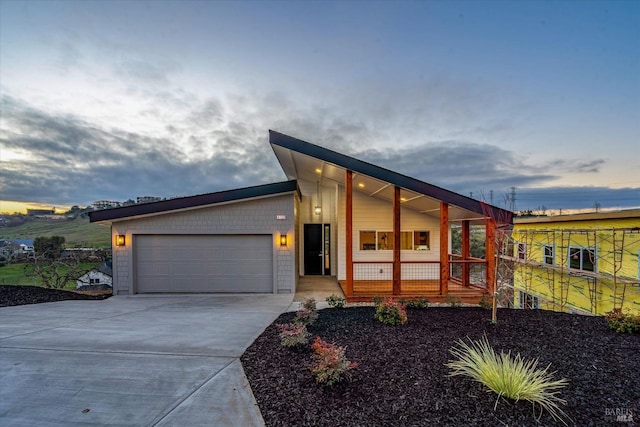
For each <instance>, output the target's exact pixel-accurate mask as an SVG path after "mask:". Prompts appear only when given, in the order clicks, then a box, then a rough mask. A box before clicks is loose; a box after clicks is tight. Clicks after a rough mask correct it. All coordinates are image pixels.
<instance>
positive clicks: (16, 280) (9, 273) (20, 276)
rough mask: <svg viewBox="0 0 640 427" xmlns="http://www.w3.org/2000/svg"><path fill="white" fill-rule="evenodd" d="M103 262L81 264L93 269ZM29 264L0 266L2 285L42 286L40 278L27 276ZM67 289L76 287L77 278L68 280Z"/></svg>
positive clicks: (83, 266)
mask: <svg viewBox="0 0 640 427" xmlns="http://www.w3.org/2000/svg"><path fill="white" fill-rule="evenodd" d="M100 264H101V263H99V262H98V263H96V262H83V263H81V264H80V266H81V268H82V269H83V270H91V269H92V268H94V267H97V266H98V265H100ZM25 265H27V264H9V265H5V266H3V267H0V285H21V286H42V283H41V282H40V280H38V279H37V278H35V277H27V276H26V275H25V271H24V267H25ZM64 288H65V289H75V288H76V282H75V280H73V281H70V282H67V284H66V286H65V287H64Z"/></svg>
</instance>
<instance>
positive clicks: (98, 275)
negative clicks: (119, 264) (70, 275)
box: [76, 261, 113, 289]
mask: <svg viewBox="0 0 640 427" xmlns="http://www.w3.org/2000/svg"><path fill="white" fill-rule="evenodd" d="M85 286H91V287H96V286H98V287H107V288H112V287H113V270H112V265H111V262H110V261H106V262H104V263H102V264H100V265H99V266H97V267H96V268H93V269H91V270H89V271H87V272H86V273H85V274H83V275H82V276H80V277H78V279H76V289H82V288H83V287H85Z"/></svg>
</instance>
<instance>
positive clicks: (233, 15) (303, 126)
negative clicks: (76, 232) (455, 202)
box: [0, 0, 640, 210]
mask: <svg viewBox="0 0 640 427" xmlns="http://www.w3.org/2000/svg"><path fill="white" fill-rule="evenodd" d="M0 97H1V98H0V108H1V109H0V113H1V115H0V144H1V145H0V165H1V176H0V198H1V199H4V200H18V201H37V202H42V203H47V204H57V205H60V204H80V205H85V204H89V203H91V202H92V201H95V200H126V199H129V198H133V199H135V198H136V197H137V196H144V195H153V196H162V197H173V196H184V195H192V194H200V193H207V192H212V191H217V190H222V189H229V188H235V187H241V186H250V185H256V184H262V183H267V182H275V181H281V180H284V179H285V176H284V174H283V173H282V171H281V169H280V168H279V166H278V164H277V161H276V159H275V156H274V154H273V152H272V151H271V148H270V146H269V144H268V143H267V137H268V132H267V131H268V129H274V130H277V131H280V132H283V133H287V134H290V135H292V136H295V137H298V138H300V139H304V140H306V141H309V142H313V143H316V144H319V145H322V146H325V147H327V148H331V149H334V150H337V151H340V152H343V153H345V154H349V155H352V156H355V157H358V158H360V159H362V160H366V161H370V162H373V163H375V164H378V165H380V166H384V167H387V168H390V169H392V170H395V171H398V172H401V173H404V174H407V175H410V176H413V177H415V178H418V179H422V180H424V181H427V182H430V183H432V184H436V185H440V186H443V187H446V188H449V189H451V190H454V191H458V192H460V193H462V194H465V195H469V194H471V193H473V197H476V198H480V197H482V196H484V197H485V198H486V199H488V197H489V196H488V195H489V194H490V192H491V191H493V194H494V203H495V204H496V205H501V203H502V201H503V200H504V195H505V194H506V193H507V192H509V191H510V187H516V188H517V190H516V192H517V193H516V194H517V196H516V208H517V209H518V210H521V209H537V208H538V207H540V206H546V207H547V209H550V210H552V209H560V208H563V209H571V208H592V207H593V206H594V205H595V203H599V204H600V205H601V206H602V207H614V208H615V207H619V208H625V207H632V206H640V166H639V164H640V2H638V1H601V2H600V1H576V2H568V1H564V2H562V1H560V2H557V1H554V2H544V1H535V2H527V1H516V2H505V1H420V2H358V1H349V2H328V1H320V2H294V1H287V2H270V1H259V2H258V1H256V2H250V1H246V2H222V1H183V2H170V1H163V2H160V1H148V2H145V1H137V2H132V1H122V2H118V1H95V2H74V1H64V2H55V1H43V2H36V1H5V0H1V1H0Z"/></svg>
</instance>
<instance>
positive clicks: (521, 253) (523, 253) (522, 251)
mask: <svg viewBox="0 0 640 427" xmlns="http://www.w3.org/2000/svg"><path fill="white" fill-rule="evenodd" d="M518 259H527V244H526V243H518Z"/></svg>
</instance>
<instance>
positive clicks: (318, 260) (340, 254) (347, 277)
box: [89, 131, 512, 301]
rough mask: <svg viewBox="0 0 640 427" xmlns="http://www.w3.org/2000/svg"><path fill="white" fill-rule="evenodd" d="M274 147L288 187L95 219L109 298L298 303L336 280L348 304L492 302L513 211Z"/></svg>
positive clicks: (357, 164) (304, 146)
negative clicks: (498, 240) (197, 295)
mask: <svg viewBox="0 0 640 427" xmlns="http://www.w3.org/2000/svg"><path fill="white" fill-rule="evenodd" d="M269 138H270V143H271V147H272V149H273V151H274V153H275V155H276V157H277V159H278V161H279V163H280V165H281V167H282V169H283V170H284V173H285V175H286V177H287V179H288V181H284V182H278V183H273V184H266V185H260V186H255V187H248V188H240V189H235V190H229V191H221V192H216V193H209V194H203V195H197V196H192V197H184V198H177V199H170V200H163V201H159V202H154V203H147V204H144V205H133V206H126V207H119V208H115V209H106V210H101V211H94V212H91V213H90V214H89V215H90V218H91V222H97V223H103V224H108V225H110V226H111V230H112V238H113V273H114V276H113V279H114V293H116V294H134V293H145V292H265V293H292V292H295V289H296V284H297V282H298V279H299V277H300V276H308V275H323V276H331V277H335V278H336V279H337V280H338V281H339V283H340V285H341V287H342V289H343V291H344V293H345V295H346V296H347V298H348V299H350V300H366V299H370V298H371V297H372V296H376V295H378V296H383V295H393V296H397V297H400V296H418V295H421V296H428V297H430V299H434V300H437V299H442V298H444V297H445V296H446V295H449V294H452V295H455V296H456V297H459V298H460V299H462V300H468V301H477V300H479V298H480V297H481V296H482V294H483V293H485V292H492V291H493V286H494V283H495V276H494V274H495V261H496V257H495V239H494V236H495V231H496V228H497V227H498V226H500V225H501V224H506V225H510V224H511V222H512V220H511V218H512V215H511V212H508V211H505V210H503V209H500V208H497V207H494V206H490V205H487V204H485V203H482V202H479V201H477V200H474V199H471V198H469V197H466V196H463V195H460V194H457V193H454V192H452V191H449V190H446V189H443V188H440V187H437V186H434V185H431V184H428V183H426V182H423V181H420V180H417V179H414V178H411V177H408V176H405V175H402V174H400V173H397V172H393V171H391V170H388V169H385V168H382V167H379V166H375V165H373V164H370V163H367V162H363V161H361V160H358V159H355V158H353V157H350V156H347V155H344V154H341V153H338V152H335V151H332V150H328V149H326V148H323V147H320V146H317V145H314V144H311V143H308V142H305V141H302V140H299V139H296V138H293V137H290V136H287V135H284V134H281V133H278V132H275V131H270V135H269ZM452 224H460V225H461V226H462V235H463V238H462V251H461V255H452V254H451V238H450V236H451V225H452ZM471 225H481V226H483V227H486V234H487V236H488V237H487V239H486V248H487V251H486V253H487V254H490V255H489V256H487V257H486V259H475V258H472V257H471V256H470V254H469V227H470V226H471ZM472 270H473V271H474V273H471V271H472ZM478 271H480V273H478Z"/></svg>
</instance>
